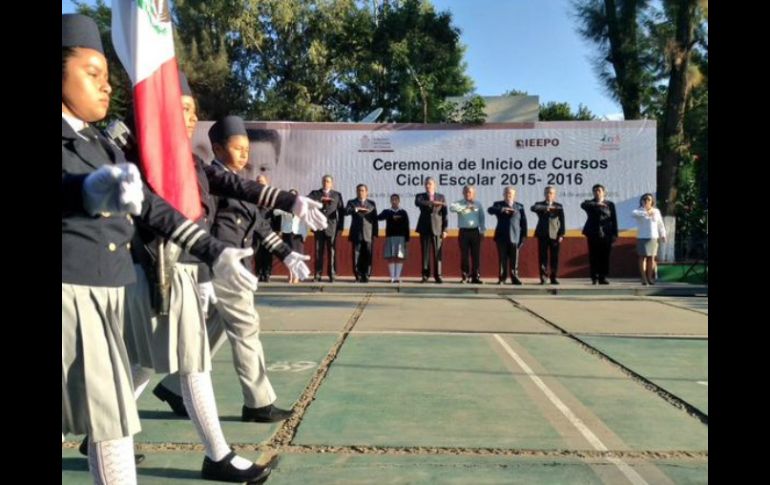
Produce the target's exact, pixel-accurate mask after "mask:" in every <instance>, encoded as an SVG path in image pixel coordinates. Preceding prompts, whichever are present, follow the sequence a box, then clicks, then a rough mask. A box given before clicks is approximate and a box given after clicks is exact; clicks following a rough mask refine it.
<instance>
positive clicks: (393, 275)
mask: <svg viewBox="0 0 770 485" xmlns="http://www.w3.org/2000/svg"><path fill="white" fill-rule="evenodd" d="M388 272H389V273H390V279H392V280H394V279H396V263H388Z"/></svg>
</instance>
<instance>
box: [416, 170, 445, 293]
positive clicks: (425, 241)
mask: <svg viewBox="0 0 770 485" xmlns="http://www.w3.org/2000/svg"><path fill="white" fill-rule="evenodd" d="M414 205H416V206H417V207H418V208H419V209H420V217H419V219H417V233H418V234H419V235H420V250H421V252H422V283H425V282H426V281H428V277H430V257H431V253H432V254H433V278H435V280H436V283H443V281H444V280H442V279H441V243H442V242H443V240H444V238H445V237H446V228H447V224H448V222H447V205H446V198H445V197H444V196H443V195H442V194H438V193H436V181H435V180H434V179H433V178H432V177H428V179H427V180H426V181H425V192H423V193H422V194H417V196H416V197H415V198H414Z"/></svg>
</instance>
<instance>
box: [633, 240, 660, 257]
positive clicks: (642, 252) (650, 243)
mask: <svg viewBox="0 0 770 485" xmlns="http://www.w3.org/2000/svg"><path fill="white" fill-rule="evenodd" d="M636 253H637V254H638V255H639V256H655V255H657V254H658V240H657V239H637V240H636Z"/></svg>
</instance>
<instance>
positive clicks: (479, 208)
mask: <svg viewBox="0 0 770 485" xmlns="http://www.w3.org/2000/svg"><path fill="white" fill-rule="evenodd" d="M463 196H464V198H463V199H461V200H458V201H457V202H454V203H452V205H450V206H449V210H450V211H452V212H455V213H456V214H457V227H458V228H459V234H458V237H457V240H458V241H459V242H460V267H461V269H462V273H463V279H462V280H461V281H460V283H466V282H468V281H470V282H471V283H474V284H477V285H480V284H482V282H481V272H480V270H479V262H480V261H481V255H480V252H481V240H482V238H483V237H484V231H486V229H487V228H486V224H485V222H484V206H483V204H482V203H481V202H479V201H478V200H476V187H474V186H472V185H466V186H465V187H463ZM469 258H470V259H471V260H472V261H473V267H472V268H471V267H470V265H469V264H468V259H469Z"/></svg>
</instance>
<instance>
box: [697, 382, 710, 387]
mask: <svg viewBox="0 0 770 485" xmlns="http://www.w3.org/2000/svg"><path fill="white" fill-rule="evenodd" d="M697 382H698V384H703V385H704V386H706V387H708V385H709V381H697Z"/></svg>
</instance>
